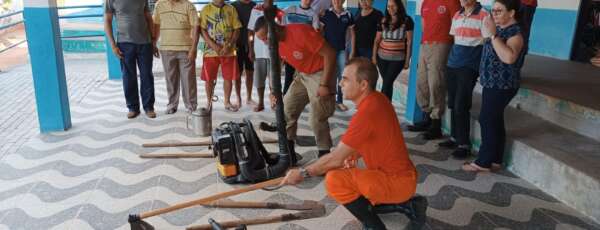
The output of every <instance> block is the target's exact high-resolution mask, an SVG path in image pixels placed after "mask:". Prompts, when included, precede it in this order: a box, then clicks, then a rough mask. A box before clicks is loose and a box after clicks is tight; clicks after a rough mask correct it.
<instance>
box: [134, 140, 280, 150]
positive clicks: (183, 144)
mask: <svg viewBox="0 0 600 230" xmlns="http://www.w3.org/2000/svg"><path fill="white" fill-rule="evenodd" d="M261 142H262V143H277V139H272V138H262V140H261ZM212 144H213V141H212V139H208V140H202V141H193V142H173V143H144V144H142V147H144V148H160V147H186V146H211V145H212Z"/></svg>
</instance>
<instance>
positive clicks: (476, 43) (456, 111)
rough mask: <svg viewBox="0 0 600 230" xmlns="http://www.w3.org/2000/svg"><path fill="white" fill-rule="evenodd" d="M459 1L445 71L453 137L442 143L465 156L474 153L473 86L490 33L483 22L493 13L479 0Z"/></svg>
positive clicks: (458, 156) (451, 31) (459, 155)
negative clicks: (471, 139)
mask: <svg viewBox="0 0 600 230" xmlns="http://www.w3.org/2000/svg"><path fill="white" fill-rule="evenodd" d="M460 4H461V6H462V8H461V9H460V11H458V12H456V14H455V15H454V17H453V18H452V26H451V27H450V35H453V36H454V45H453V46H452V49H451V50H450V55H449V56H448V63H447V71H446V84H447V87H448V108H449V109H450V110H451V116H450V118H451V119H450V120H451V122H450V130H451V132H450V133H451V138H450V140H448V141H446V142H442V143H440V144H439V145H440V146H441V147H446V148H456V149H455V150H454V152H452V155H453V156H455V157H457V158H465V157H467V156H469V155H470V153H471V151H470V150H471V143H470V141H469V136H470V129H471V128H470V121H471V120H470V119H471V115H470V112H469V111H470V109H471V99H472V95H473V88H474V87H475V83H476V82H477V76H478V74H479V62H480V61H481V51H482V48H483V43H484V41H485V39H486V38H488V37H490V36H491V34H490V32H489V31H487V29H486V27H485V26H484V19H485V18H488V17H489V16H490V14H489V13H488V12H487V11H486V10H485V9H483V7H482V6H481V4H480V3H479V2H477V0H460ZM488 20H490V19H489V18H488Z"/></svg>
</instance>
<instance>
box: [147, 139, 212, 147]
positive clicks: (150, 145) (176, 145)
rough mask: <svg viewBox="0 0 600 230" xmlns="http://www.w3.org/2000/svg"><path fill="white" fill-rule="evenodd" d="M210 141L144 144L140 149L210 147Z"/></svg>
mask: <svg viewBox="0 0 600 230" xmlns="http://www.w3.org/2000/svg"><path fill="white" fill-rule="evenodd" d="M211 144H212V141H211V140H206V141H196V142H179V143H145V144H142V147H145V148H155V147H183V146H207V145H211Z"/></svg>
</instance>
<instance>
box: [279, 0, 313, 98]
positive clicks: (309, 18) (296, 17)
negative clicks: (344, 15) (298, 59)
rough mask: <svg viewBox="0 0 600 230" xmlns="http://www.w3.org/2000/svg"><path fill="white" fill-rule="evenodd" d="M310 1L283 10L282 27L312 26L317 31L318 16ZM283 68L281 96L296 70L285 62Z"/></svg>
mask: <svg viewBox="0 0 600 230" xmlns="http://www.w3.org/2000/svg"><path fill="white" fill-rule="evenodd" d="M311 2H312V1H311V0H300V6H289V7H288V8H285V9H284V10H283V12H284V13H285V16H284V17H283V21H282V23H283V25H289V24H306V25H310V26H312V27H313V28H314V29H315V30H318V29H319V27H320V25H319V14H318V12H316V11H315V10H314V9H313V8H311V5H310V4H311ZM284 66H285V81H284V83H283V94H286V93H287V91H288V89H289V87H290V84H292V81H293V80H294V73H295V72H296V69H294V67H293V66H292V65H290V64H289V63H287V62H284Z"/></svg>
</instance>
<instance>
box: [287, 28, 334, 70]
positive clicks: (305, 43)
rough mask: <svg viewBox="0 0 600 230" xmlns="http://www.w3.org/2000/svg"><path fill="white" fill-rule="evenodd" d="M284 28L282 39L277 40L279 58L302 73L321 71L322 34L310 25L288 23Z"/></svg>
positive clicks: (322, 62) (323, 42)
mask: <svg viewBox="0 0 600 230" xmlns="http://www.w3.org/2000/svg"><path fill="white" fill-rule="evenodd" d="M284 28H285V29H284V40H282V41H280V42H279V55H280V56H281V59H283V60H285V62H287V63H288V64H290V65H292V66H293V67H294V68H295V69H296V70H297V71H300V72H302V73H306V74H313V73H316V72H319V71H321V70H322V69H323V66H324V61H323V56H321V54H319V50H321V48H322V47H323V45H324V44H325V39H323V36H321V34H319V33H318V32H316V31H315V29H314V28H313V27H311V26H310V25H305V24H289V25H286V26H284Z"/></svg>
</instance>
